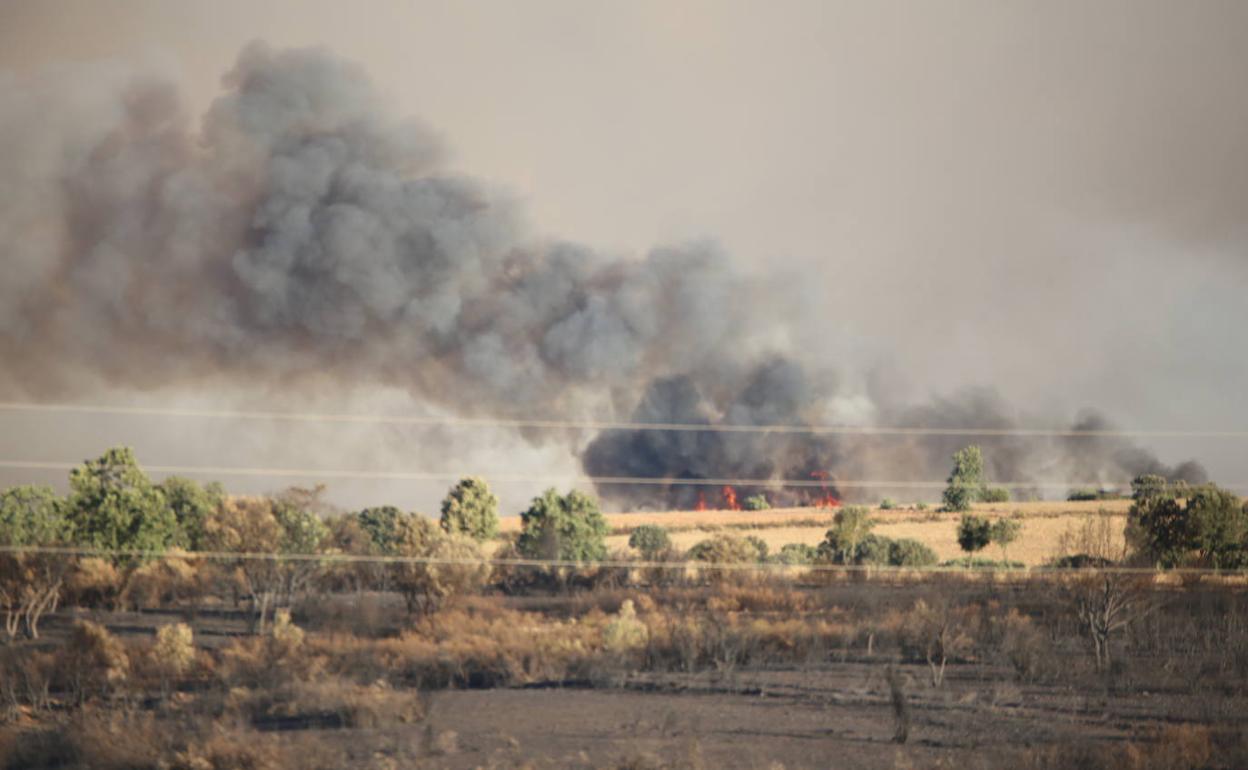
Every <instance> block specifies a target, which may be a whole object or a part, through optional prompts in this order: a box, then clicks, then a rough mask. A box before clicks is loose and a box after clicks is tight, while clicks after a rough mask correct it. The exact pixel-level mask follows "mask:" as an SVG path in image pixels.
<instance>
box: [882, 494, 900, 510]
mask: <svg viewBox="0 0 1248 770" xmlns="http://www.w3.org/2000/svg"><path fill="white" fill-rule="evenodd" d="M896 507H897V503H895V502H893V499H892V498H891V497H886V498H884V499H883V500H881V501H880V510H881V511H891V510H893V509H894V508H896Z"/></svg>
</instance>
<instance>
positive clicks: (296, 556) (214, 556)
mask: <svg viewBox="0 0 1248 770" xmlns="http://www.w3.org/2000/svg"><path fill="white" fill-rule="evenodd" d="M0 553H13V554H36V555H39V554H42V555H49V556H97V557H104V556H111V557H132V558H140V559H156V558H171V559H184V560H187V561H195V560H209V561H274V562H319V563H321V564H324V565H327V566H328V565H331V564H356V563H366V564H421V565H428V566H436V565H441V566H489V567H525V568H545V569H549V568H571V569H665V570H687V569H694V570H701V571H707V572H717V571H734V572H741V571H745V572H806V571H809V572H863V573H872V572H884V573H887V572H899V573H904V572H923V573H932V574H961V575H964V574H967V573H968V572H971V573H973V572H989V573H1007V574H1020V575H1021V574H1028V575H1034V574H1052V573H1059V574H1061V573H1065V574H1071V573H1076V574H1081V575H1082V574H1101V573H1103V574H1131V575H1168V574H1173V575H1187V574H1194V575H1237V574H1242V573H1243V570H1217V569H1210V568H1205V567H1177V568H1174V569H1168V570H1158V569H1154V568H1152V567H1043V566H1037V567H1008V568H1000V567H973V566H968V567H961V566H957V567H955V566H941V565H932V566H927V567H917V566H908V567H899V566H895V565H882V564H881V565H875V564H779V563H774V562H769V563H762V562H724V563H718V564H716V563H711V562H699V561H670V562H669V561H661V562H656V561H627V560H621V559H602V560H597V561H574V560H569V559H489V558H480V559H473V558H452V557H439V556H397V555H374V554H345V553H273V552H268V551H175V552H169V551H163V552H162V551H144V550H138V549H127V548H86V547H80V546H12V545H10V546H0Z"/></svg>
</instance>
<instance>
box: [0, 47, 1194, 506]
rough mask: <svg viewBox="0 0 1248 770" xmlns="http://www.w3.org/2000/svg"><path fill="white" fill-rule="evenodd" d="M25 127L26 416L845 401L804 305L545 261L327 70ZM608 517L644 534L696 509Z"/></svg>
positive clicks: (480, 196)
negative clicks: (187, 394) (249, 391)
mask: <svg viewBox="0 0 1248 770" xmlns="http://www.w3.org/2000/svg"><path fill="white" fill-rule="evenodd" d="M0 106H3V111H2V112H0V146H3V147H5V148H6V151H5V152H4V153H3V155H2V156H0V244H3V249H4V253H5V259H4V263H5V268H6V270H5V272H6V275H5V280H4V281H3V282H0V357H2V360H3V361H5V367H4V370H3V371H2V372H0V388H3V389H4V390H5V391H7V392H10V393H12V392H19V393H23V394H27V395H34V396H38V397H52V396H74V395H79V394H81V393H84V392H89V390H90V389H91V388H92V387H94V386H95V385H97V384H101V383H102V384H106V385H108V386H109V387H113V388H116V387H122V388H129V389H135V390H146V389H151V390H156V389H162V390H163V389H175V388H186V387H197V388H204V387H212V385H213V383H221V382H225V383H229V384H231V386H237V385H238V384H239V383H246V384H251V385H255V386H257V387H282V388H331V389H349V388H351V387H355V386H357V385H359V384H360V383H368V384H369V385H380V386H386V387H399V388H403V389H406V390H407V391H408V392H409V393H410V394H411V395H412V397H413V398H415V399H417V400H419V401H421V402H424V403H429V404H434V405H437V406H439V407H442V408H445V409H449V410H452V411H454V412H456V413H460V414H471V415H490V416H498V417H533V418H539V419H540V418H551V417H573V418H575V417H581V416H593V417H597V418H604V417H605V418H616V417H620V416H624V417H630V418H633V419H636V420H638V421H645V422H682V423H695V424H706V425H708V426H709V425H719V424H724V425H776V424H784V425H804V424H814V423H821V422H827V421H829V419H830V415H833V414H834V410H833V404H834V402H835V400H836V399H837V398H838V397H839V396H840V395H842V394H841V393H839V391H838V382H837V379H836V377H835V376H834V373H833V372H834V367H833V366H831V365H830V362H826V361H815V362H812V361H811V360H810V357H809V356H808V355H799V354H798V351H795V350H793V349H792V347H791V345H790V344H789V342H788V339H789V334H788V328H787V327H788V325H789V324H792V323H794V322H795V319H793V318H792V316H791V314H790V313H788V312H786V311H787V308H786V305H785V302H784V300H783V295H782V293H781V292H777V291H776V290H775V287H772V286H770V285H767V284H766V283H765V282H760V281H757V280H748V281H747V280H745V279H744V278H742V277H741V276H739V275H738V274H737V273H735V272H734V270H733V269H732V266H731V264H730V263H729V260H728V259H727V258H726V257H725V255H723V254H722V253H720V252H719V251H718V250H717V249H716V248H715V247H714V246H713V245H711V244H706V243H694V244H679V245H675V246H666V247H660V248H655V249H653V250H652V251H651V252H649V253H648V254H646V255H644V256H642V257H640V258H617V257H613V256H610V255H604V254H601V253H598V252H596V251H594V250H593V249H590V248H588V247H586V246H583V245H580V244H575V243H567V242H561V241H558V240H553V239H548V238H543V237H539V236H537V235H535V234H534V233H533V232H531V231H530V230H529V229H528V228H527V226H526V224H525V222H524V219H523V216H522V215H521V213H520V212H519V211H518V207H517V205H516V204H515V203H514V202H513V201H511V200H509V199H508V198H507V197H506V196H504V195H502V194H501V193H499V192H497V191H496V190H494V189H492V188H491V187H490V186H488V185H486V184H483V183H481V182H480V181H477V180H475V179H470V178H465V177H463V176H461V175H457V174H455V173H453V172H452V171H450V170H448V169H447V168H446V167H445V164H444V152H443V147H442V144H441V141H440V140H439V138H438V137H437V135H436V134H435V132H434V131H432V130H431V129H430V128H429V127H427V126H425V125H423V124H421V123H418V122H413V121H410V120H400V119H398V118H396V117H395V116H393V115H391V114H390V112H389V111H388V109H387V107H386V105H385V104H383V103H382V101H381V100H380V99H379V97H378V96H377V94H376V93H375V91H374V89H373V88H372V86H371V85H370V83H369V81H368V78H367V77H366V76H365V74H364V73H363V72H362V71H360V70H359V69H358V68H357V67H355V66H353V65H351V64H349V63H346V62H343V61H340V60H339V59H337V58H335V57H334V56H333V55H331V54H330V53H329V52H327V51H325V50H321V49H301V50H285V51H275V50H272V49H270V48H269V47H267V46H266V45H264V44H259V43H256V44H252V45H250V46H248V47H247V48H246V49H245V50H244V51H243V52H242V53H241V55H240V56H239V58H238V61H237V63H236V64H235V66H234V68H233V69H232V70H231V71H230V72H229V73H228V74H227V75H226V76H225V77H224V79H223V92H222V94H221V95H220V96H219V98H217V99H216V100H215V102H214V103H213V104H212V105H211V107H210V108H209V109H208V110H207V112H206V114H205V115H204V116H203V117H202V119H201V120H199V121H198V122H196V121H193V120H192V118H191V116H189V115H187V114H186V111H185V109H184V107H183V102H182V99H181V97H180V96H179V92H178V88H177V86H176V84H173V83H170V82H167V81H165V80H163V79H161V78H158V77H152V76H140V75H134V74H133V73H122V72H106V73H101V72H99V71H92V72H90V73H84V72H81V71H62V72H59V73H53V74H49V75H46V76H42V77H40V78H37V79H34V80H18V79H16V78H8V79H0ZM1007 414H1008V412H1007V411H1006V410H1005V409H1004V408H1003V407H1002V406H1001V405H1000V404H999V403H997V402H996V401H994V399H993V398H992V397H991V396H986V395H984V394H979V395H972V396H970V397H967V398H962V397H958V398H953V399H950V400H946V401H938V402H936V403H933V404H929V405H925V406H920V407H914V406H909V407H893V406H885V405H883V404H881V403H877V404H875V405H874V407H873V415H872V416H873V419H874V420H875V421H877V422H879V423H880V424H897V425H911V426H919V427H927V426H933V427H938V426H942V425H948V426H956V427H966V426H972V427H992V428H1002V427H1010V426H1012V425H1016V424H1018V421H1017V420H1016V419H1012V418H1010V417H1008V416H1007ZM1088 419H1090V420H1092V422H1090V423H1089V422H1086V421H1085V423H1081V424H1097V425H1099V424H1100V423H1099V422H1096V421H1097V420H1099V419H1100V418H1095V417H1094V418H1088ZM572 441H573V444H574V447H573V448H574V449H577V450H583V453H582V458H583V464H584V468H585V470H586V471H587V472H589V473H591V474H594V475H610V476H654V477H662V478H672V479H698V478H729V477H737V478H757V479H793V478H802V479H806V478H810V477H812V474H818V473H823V472H831V473H832V475H833V480H834V479H835V477H841V478H849V477H855V476H856V477H858V478H864V477H872V476H875V477H881V474H885V476H884V477H889V476H887V474H894V475H893V476H892V477H895V478H901V477H902V476H906V477H910V478H933V477H935V476H941V475H943V474H944V473H945V472H946V471H947V464H948V457H949V455H950V454H951V453H952V451H953V450H954V449H956V448H957V446H960V445H962V444H965V443H968V442H967V440H966V439H965V438H957V437H952V438H947V439H945V438H942V439H939V440H930V439H929V438H927V437H924V438H923V439H922V440H910V441H906V440H898V439H897V438H884V437H876V438H870V437H854V438H844V437H842V438H837V437H832V436H826V435H817V434H800V433H780V434H774V433H773V434H768V433H758V434H753V433H721V432H713V431H693V432H652V431H628V430H613V431H607V432H604V433H603V434H601V435H599V436H597V437H594V438H592V440H590V441H589V442H588V444H587V445H586V446H583V447H582V446H579V445H578V444H577V443H576V442H577V441H579V439H577V438H575V437H574V438H573V439H572ZM981 443H984V444H986V447H985V448H986V450H987V456H988V461H989V464H990V470H991V473H992V475H993V476H995V477H997V478H1003V479H1010V480H1019V479H1033V478H1034V479H1042V478H1045V477H1046V474H1052V475H1053V476H1059V475H1060V477H1062V478H1074V477H1078V478H1087V479H1089V480H1100V479H1104V480H1105V481H1115V480H1117V481H1120V480H1121V479H1122V478H1123V477H1124V476H1126V475H1130V474H1133V473H1135V472H1139V471H1143V470H1149V471H1157V470H1160V471H1162V472H1166V473H1178V474H1180V475H1186V476H1193V475H1199V473H1200V471H1199V469H1196V468H1192V467H1185V468H1182V469H1178V470H1174V469H1166V468H1163V467H1162V466H1161V465H1160V463H1159V462H1158V461H1157V460H1156V458H1154V457H1152V456H1151V455H1150V454H1148V453H1147V452H1146V451H1144V450H1142V449H1140V448H1138V447H1135V446H1133V445H1131V444H1128V443H1124V442H1122V441H1114V440H1109V439H1105V440H1100V439H1098V440H1085V439H1074V440H1068V441H1057V440H1054V441H1047V442H1034V441H1025V440H1023V439H1018V438H1015V439H1011V438H991V439H987V440H985V441H984V442H981ZM760 489H761V487H760ZM601 491H602V492H603V493H604V494H606V495H609V496H612V497H613V498H614V501H615V502H617V503H619V504H623V505H630V506H637V505H649V506H659V505H676V504H680V505H687V504H690V503H691V502H692V501H693V500H694V499H696V493H697V490H696V489H695V488H692V487H690V486H688V485H683V486H682V485H680V484H673V485H671V486H668V487H643V486H619V487H615V486H612V487H604V489H603V490H601ZM742 491H743V493H748V492H750V491H753V490H742ZM818 492H820V490H817V489H816V490H810V491H809V492H803V493H795V492H789V493H777V494H781V496H782V497H783V495H784V494H788V497H787V498H786V499H795V498H796V499H802V497H803V495H805V496H806V497H809V495H810V494H815V493H818Z"/></svg>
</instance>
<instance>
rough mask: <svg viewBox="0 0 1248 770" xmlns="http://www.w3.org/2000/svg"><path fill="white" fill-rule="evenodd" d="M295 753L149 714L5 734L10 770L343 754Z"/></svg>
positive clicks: (131, 769) (311, 743)
mask: <svg viewBox="0 0 1248 770" xmlns="http://www.w3.org/2000/svg"><path fill="white" fill-rule="evenodd" d="M302 743H304V744H305V745H304V747H303V749H302V750H297V749H296V748H295V747H294V746H293V745H292V744H291V742H289V741H283V740H282V739H281V738H279V737H278V736H277V735H273V734H265V733H259V732H256V731H254V730H250V729H231V728H227V727H224V726H222V725H220V724H207V723H204V722H186V721H183V720H162V719H158V718H156V716H155V715H154V714H152V713H150V712H147V713H144V712H131V711H113V712H101V711H95V710H87V711H83V712H78V713H76V714H75V715H74V716H73V717H71V718H67V719H63V720H61V721H58V722H56V723H54V724H51V725H44V726H38V727H35V728H25V729H19V728H11V729H9V730H7V731H5V732H4V733H0V768H5V770H10V769H11V770H18V769H19V768H20V769H21V770H44V769H45V768H46V769H47V770H51V769H52V768H57V769H58V770H149V769H150V770H157V769H159V770H294V769H295V768H298V769H299V770H319V769H320V768H325V769H326V770H328V769H329V768H335V769H336V768H340V767H342V766H343V765H344V759H345V758H344V757H343V756H342V754H341V752H340V751H338V750H336V749H335V747H334V745H333V744H332V743H330V742H327V741H318V740H313V739H308V740H305V741H302Z"/></svg>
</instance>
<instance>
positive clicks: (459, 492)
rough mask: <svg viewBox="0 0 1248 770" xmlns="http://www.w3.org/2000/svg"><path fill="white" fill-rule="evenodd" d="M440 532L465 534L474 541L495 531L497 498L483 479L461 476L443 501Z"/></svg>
mask: <svg viewBox="0 0 1248 770" xmlns="http://www.w3.org/2000/svg"><path fill="white" fill-rule="evenodd" d="M441 524H442V531H444V532H446V533H448V534H456V535H467V536H468V537H471V538H472V539H473V540H476V541H477V542H483V541H485V540H489V539H490V538H492V537H494V536H495V535H497V534H498V497H497V496H495V494H494V493H493V492H491V491H490V485H489V484H486V483H485V479H482V478H478V477H476V476H473V477H470V478H466V479H461V480H460V482H459V483H458V484H456V485H455V486H453V487H451V491H450V492H448V493H447V495H446V499H444V500H443V501H442V520H441Z"/></svg>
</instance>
